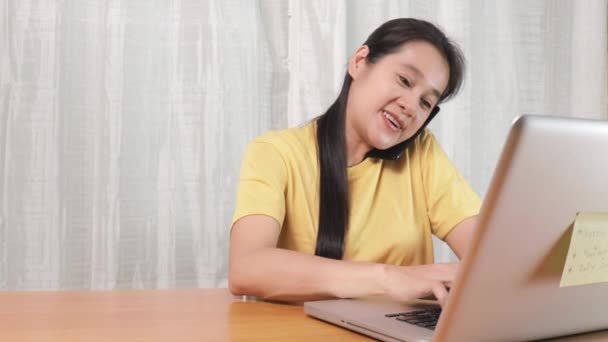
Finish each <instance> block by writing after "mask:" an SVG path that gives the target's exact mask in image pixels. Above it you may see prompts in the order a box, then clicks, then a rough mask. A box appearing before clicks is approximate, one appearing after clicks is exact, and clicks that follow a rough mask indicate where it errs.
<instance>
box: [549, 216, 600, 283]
mask: <svg viewBox="0 0 608 342" xmlns="http://www.w3.org/2000/svg"><path fill="white" fill-rule="evenodd" d="M601 282H608V213H578V215H577V216H576V220H575V221H574V231H573V232H572V239H571V240H570V247H569V248H568V256H567V257H566V264H565V265H564V270H563V272H562V279H561V281H560V284H559V286H560V287H564V286H575V285H586V284H595V283H601Z"/></svg>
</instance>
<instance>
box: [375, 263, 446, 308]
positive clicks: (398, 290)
mask: <svg viewBox="0 0 608 342" xmlns="http://www.w3.org/2000/svg"><path fill="white" fill-rule="evenodd" d="M457 270H458V263H446V264H429V265H418V266H392V265H385V267H384V279H383V283H384V286H385V293H386V294H387V295H388V296H390V297H391V298H393V299H395V300H397V301H402V302H403V301H408V300H413V299H418V298H424V297H429V296H431V295H434V296H435V298H437V301H438V302H439V304H440V305H441V306H442V307H443V306H444V305H445V302H446V299H447V296H448V290H447V289H449V288H450V286H451V285H452V282H453V281H454V277H455V276H456V271H457Z"/></svg>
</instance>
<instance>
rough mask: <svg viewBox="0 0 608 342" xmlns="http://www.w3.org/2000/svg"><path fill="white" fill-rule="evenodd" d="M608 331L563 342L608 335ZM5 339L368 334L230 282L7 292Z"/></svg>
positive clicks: (0, 331)
mask: <svg viewBox="0 0 608 342" xmlns="http://www.w3.org/2000/svg"><path fill="white" fill-rule="evenodd" d="M606 340H608V332H605V333H600V334H590V335H584V336H582V337H577V338H569V339H562V340H560V341H606ZM0 341H11V342H12V341H129V342H131V341H314V342H319V341H369V339H367V338H366V337H364V336H361V335H358V334H356V333H353V332H350V331H348V330H345V329H341V328H338V327H335V326H332V325H330V324H326V323H323V322H321V321H317V320H315V319H313V318H310V317H307V316H306V315H305V314H304V311H303V309H302V307H301V306H298V305H286V304H271V303H265V302H255V301H248V302H247V301H241V300H239V298H236V297H233V296H231V295H230V294H229V292H228V291H227V290H226V289H188V290H185V289H179V290H150V291H90V292H75V291H63V292H61V291H57V292H0Z"/></svg>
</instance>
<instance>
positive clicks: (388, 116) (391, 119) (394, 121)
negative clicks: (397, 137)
mask: <svg viewBox="0 0 608 342" xmlns="http://www.w3.org/2000/svg"><path fill="white" fill-rule="evenodd" d="M382 115H384V117H385V118H386V119H387V120H388V122H389V123H390V124H391V125H392V126H393V127H394V128H395V129H398V130H401V125H400V124H399V121H397V119H396V118H395V117H393V115H391V113H389V112H387V111H385V110H383V111H382Z"/></svg>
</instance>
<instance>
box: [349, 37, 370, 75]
mask: <svg viewBox="0 0 608 342" xmlns="http://www.w3.org/2000/svg"><path fill="white" fill-rule="evenodd" d="M368 54H369V47H367V45H362V46H361V47H359V48H358V49H357V51H356V52H355V54H354V56H353V57H352V58H351V59H350V63H349V64H348V74H349V75H350V77H352V78H353V80H356V79H357V77H359V74H361V71H362V70H363V68H364V67H365V63H366V58H367V55H368Z"/></svg>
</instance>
